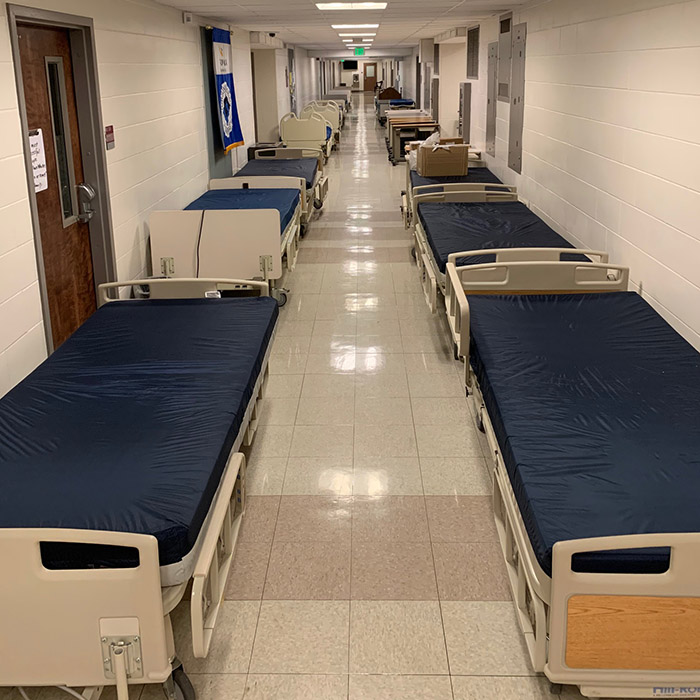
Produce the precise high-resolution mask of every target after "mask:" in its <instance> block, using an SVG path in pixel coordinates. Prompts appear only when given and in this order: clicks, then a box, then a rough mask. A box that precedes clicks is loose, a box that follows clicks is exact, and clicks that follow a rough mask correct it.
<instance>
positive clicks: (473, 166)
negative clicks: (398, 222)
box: [401, 149, 503, 229]
mask: <svg viewBox="0 0 700 700" xmlns="http://www.w3.org/2000/svg"><path fill="white" fill-rule="evenodd" d="M475 183H484V184H491V185H502V184H503V183H502V182H501V181H500V180H499V179H498V178H497V177H496V176H495V175H494V174H493V173H492V172H491V171H490V170H489V169H488V168H487V167H486V165H485V164H484V162H483V160H482V159H481V153H480V152H479V151H472V150H471V149H470V150H469V172H468V173H467V174H466V175H442V176H439V177H423V176H422V175H419V174H418V172H417V171H416V170H412V169H411V164H410V163H409V162H408V160H407V161H406V189H405V190H404V191H403V192H402V193H401V215H402V216H403V222H404V226H405V227H406V228H407V229H408V228H410V227H411V225H412V223H413V197H414V196H415V194H417V188H418V187H428V186H431V190H430V191H431V192H432V191H438V189H437V186H438V185H455V184H475ZM433 188H434V189H433Z"/></svg>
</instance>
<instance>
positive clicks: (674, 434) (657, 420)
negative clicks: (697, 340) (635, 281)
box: [468, 292, 700, 583]
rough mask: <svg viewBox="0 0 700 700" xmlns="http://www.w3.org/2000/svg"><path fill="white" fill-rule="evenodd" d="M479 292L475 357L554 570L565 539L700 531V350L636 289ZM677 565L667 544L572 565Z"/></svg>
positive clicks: (625, 569) (533, 536)
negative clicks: (571, 292)
mask: <svg viewBox="0 0 700 700" xmlns="http://www.w3.org/2000/svg"><path fill="white" fill-rule="evenodd" d="M468 299H469V306H470V309H471V319H470V324H471V338H472V340H471V351H470V358H471V364H472V367H473V369H474V372H475V374H476V376H477V378H478V381H479V385H480V388H481V392H482V395H483V400H484V404H485V405H486V408H487V409H488V414H489V417H490V419H491V423H492V425H493V429H494V432H495V434H496V437H497V440H498V444H499V446H500V451H501V453H502V456H503V460H504V463H505V466H506V470H507V472H508V476H509V479H510V482H511V485H512V487H513V492H514V495H515V498H516V500H517V503H518V506H519V510H520V513H521V515H522V519H523V522H524V526H525V528H526V530H527V534H528V537H529V539H530V543H531V545H532V548H533V551H534V554H535V556H536V558H537V561H538V563H539V565H540V567H541V568H542V569H543V571H544V572H545V573H546V574H547V575H551V571H552V548H553V547H554V545H555V543H557V542H560V541H565V540H577V539H582V538H590V537H608V536H615V535H633V534H640V533H686V532H688V533H697V532H700V509H698V507H697V493H698V490H700V354H698V352H697V351H696V350H694V349H693V348H692V346H690V345H689V344H688V343H687V342H686V341H685V340H684V339H683V338H682V337H681V336H680V335H678V334H677V333H676V332H675V331H674V330H673V329H672V328H671V327H670V326H669V325H668V324H667V323H666V322H665V321H664V320H663V319H662V318H661V317H660V316H659V315H658V314H657V313H656V312H655V311H654V310H653V309H652V308H651V307H650V306H649V305H648V304H647V303H646V302H645V301H644V300H643V299H642V298H641V297H639V296H638V295H637V294H634V293H629V292H615V293H608V294H577V295H538V296H469V298H468ZM668 567H669V550H668V548H666V547H663V546H659V547H646V548H642V549H632V548H630V549H628V550H625V551H610V552H589V553H583V554H581V553H578V554H577V555H576V556H574V559H573V562H571V568H572V571H574V572H576V571H578V572H591V573H596V572H597V573H600V572H603V573H635V574H636V573H643V574H658V573H660V572H663V571H666V570H667V569H668ZM555 583H556V582H555Z"/></svg>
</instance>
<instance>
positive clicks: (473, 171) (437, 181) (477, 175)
mask: <svg viewBox="0 0 700 700" xmlns="http://www.w3.org/2000/svg"><path fill="white" fill-rule="evenodd" d="M471 182H479V183H484V182H485V183H488V184H490V185H502V184H503V183H502V182H501V181H500V180H499V179H498V178H497V177H496V176H495V175H494V174H493V173H492V172H491V171H490V170H489V169H488V168H469V172H468V173H467V174H466V175H443V176H441V177H423V176H422V175H419V174H418V172H417V171H416V170H411V187H422V186H423V185H451V184H459V183H471Z"/></svg>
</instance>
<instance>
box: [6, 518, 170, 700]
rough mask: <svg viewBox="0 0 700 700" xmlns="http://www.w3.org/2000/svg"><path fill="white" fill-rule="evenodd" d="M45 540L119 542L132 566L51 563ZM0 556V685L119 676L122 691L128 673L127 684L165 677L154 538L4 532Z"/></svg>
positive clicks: (104, 680) (97, 681) (105, 680)
mask: <svg viewBox="0 0 700 700" xmlns="http://www.w3.org/2000/svg"><path fill="white" fill-rule="evenodd" d="M42 543H67V544H70V545H71V546H112V547H126V548H129V549H131V550H135V553H137V554H138V563H135V565H133V566H132V567H131V568H95V569H70V570H56V569H48V568H46V567H45V566H44V562H43V561H42V554H41V545H42ZM0 557H2V561H3V562H4V569H5V570H4V575H3V576H0V620H2V634H0V678H1V679H2V683H3V685H10V686H15V685H19V686H23V685H29V686H32V685H35V686H44V685H68V686H78V687H84V686H103V685H115V684H117V682H118V681H119V686H120V687H121V688H122V689H125V687H126V683H127V674H128V675H129V682H134V683H139V682H140V683H143V682H152V683H155V682H164V681H165V680H166V679H167V678H168V677H169V675H170V673H171V667H170V653H169V651H168V644H169V641H168V635H167V631H166V625H165V623H164V612H163V603H162V596H161V587H160V570H159V560H158V543H157V541H156V539H155V537H152V536H150V535H138V534H132V533H123V532H107V531H101V530H73V529H59V528H56V529H54V528H44V529H42V528H18V529H2V530H0ZM120 642H121V644H120ZM120 647H121V649H122V650H121V651H119V648H120ZM122 692H123V691H122ZM120 697H122V695H120Z"/></svg>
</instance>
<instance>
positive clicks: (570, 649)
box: [446, 251, 700, 698]
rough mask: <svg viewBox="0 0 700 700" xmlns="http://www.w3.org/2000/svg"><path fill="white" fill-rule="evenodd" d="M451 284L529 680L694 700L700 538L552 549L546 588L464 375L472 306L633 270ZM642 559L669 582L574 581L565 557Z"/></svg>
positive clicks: (573, 287) (579, 286)
mask: <svg viewBox="0 0 700 700" xmlns="http://www.w3.org/2000/svg"><path fill="white" fill-rule="evenodd" d="M569 252H571V251H569ZM459 255H460V256H461V255H463V254H459ZM479 268H481V270H480V269H479ZM447 277H448V294H447V299H446V301H447V306H448V317H449V318H450V319H451V324H450V325H451V327H452V329H453V332H454V333H455V334H456V338H457V344H458V348H459V354H460V355H461V356H462V357H463V358H464V362H465V382H466V385H467V389H468V391H469V393H470V394H471V400H472V401H473V403H474V407H475V409H476V410H477V412H478V415H479V417H480V423H481V425H482V427H483V430H484V431H485V433H486V437H487V440H488V444H489V448H490V452H491V457H492V459H493V466H494V497H493V500H494V514H495V519H496V526H497V529H498V534H499V538H500V541H501V546H502V549H503V554H504V557H505V561H506V565H507V570H508V576H509V580H510V584H511V588H512V593H513V599H514V603H515V609H516V613H517V617H518V621H519V624H520V627H521V630H522V632H523V634H524V637H525V641H526V643H527V648H528V651H529V655H530V660H531V662H532V666H533V669H534V670H535V671H537V672H544V674H545V675H546V676H547V678H548V679H549V680H550V681H551V682H552V683H555V684H570V685H577V686H579V687H580V689H581V692H582V693H583V695H585V696H588V697H609V698H641V697H645V698H646V697H698V696H699V695H700V662H698V644H699V643H700V642H699V637H698V632H697V630H698V618H699V616H700V572H699V570H698V566H699V564H698V563H699V562H700V533H673V534H647V535H621V536H610V537H599V538H590V539H580V540H570V541H563V542H558V543H556V544H555V545H554V548H553V555H552V576H551V577H549V576H547V575H546V573H545V572H544V571H543V570H542V569H541V567H540V566H539V563H538V561H537V558H536V556H535V554H534V551H533V549H532V546H531V544H530V540H529V537H528V535H527V530H526V529H525V525H524V523H523V519H522V516H521V514H520V510H519V508H518V504H517V501H516V499H515V494H514V493H513V489H512V486H511V483H510V479H509V477H508V473H507V471H506V468H505V464H504V462H503V458H502V453H501V448H500V446H499V444H498V441H497V439H496V434H495V431H494V429H493V424H492V421H491V417H490V416H489V414H488V411H487V409H486V406H485V403H484V400H483V396H482V393H481V388H480V387H479V384H478V382H477V380H476V377H475V376H474V374H473V372H472V371H471V368H470V364H469V324H470V310H469V301H468V299H467V294H484V293H496V294H502V293H518V292H520V291H521V290H522V289H531V290H536V291H537V292H542V293H586V292H600V293H605V292H612V291H626V290H627V287H628V280H629V271H628V269H627V268H625V267H621V266H617V265H610V264H608V263H577V262H557V261H554V260H540V261H524V260H511V261H508V262H499V263H497V264H490V265H475V266H466V267H456V266H455V264H454V262H449V263H448V265H447ZM489 278H492V279H489ZM647 547H668V548H670V549H671V559H670V567H669V570H668V571H667V572H666V573H664V574H599V573H581V572H575V571H573V570H572V557H573V556H574V555H575V554H577V553H585V552H594V551H605V550H616V549H638V548H647Z"/></svg>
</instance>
